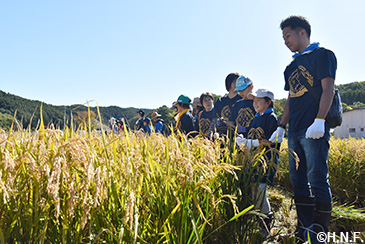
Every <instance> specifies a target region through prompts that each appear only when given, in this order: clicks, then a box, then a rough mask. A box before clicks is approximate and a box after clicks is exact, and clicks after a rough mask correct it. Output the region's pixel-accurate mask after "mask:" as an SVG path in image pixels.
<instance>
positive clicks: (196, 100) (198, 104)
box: [193, 97, 202, 106]
mask: <svg viewBox="0 0 365 244" xmlns="http://www.w3.org/2000/svg"><path fill="white" fill-rule="evenodd" d="M193 105H194V106H202V104H201V103H200V97H194V100H193Z"/></svg>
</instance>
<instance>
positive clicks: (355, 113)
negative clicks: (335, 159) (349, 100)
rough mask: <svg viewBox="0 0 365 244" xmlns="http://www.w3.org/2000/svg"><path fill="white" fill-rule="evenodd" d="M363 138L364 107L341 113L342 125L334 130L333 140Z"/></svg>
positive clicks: (364, 132) (364, 131)
mask: <svg viewBox="0 0 365 244" xmlns="http://www.w3.org/2000/svg"><path fill="white" fill-rule="evenodd" d="M349 136H351V137H354V138H365V107H362V108H358V109H354V110H352V111H347V112H345V113H343V117H342V124H341V126H339V127H336V128H335V129H334V137H335V138H347V137H349Z"/></svg>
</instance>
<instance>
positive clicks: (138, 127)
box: [134, 109, 145, 130]
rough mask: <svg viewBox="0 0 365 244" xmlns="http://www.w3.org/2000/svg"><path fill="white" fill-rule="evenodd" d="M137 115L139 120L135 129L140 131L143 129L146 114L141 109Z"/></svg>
mask: <svg viewBox="0 0 365 244" xmlns="http://www.w3.org/2000/svg"><path fill="white" fill-rule="evenodd" d="M137 114H138V120H137V121H136V124H135V125H134V129H135V130H140V129H142V127H143V121H144V115H145V112H144V111H143V110H142V109H140V110H138V112H137Z"/></svg>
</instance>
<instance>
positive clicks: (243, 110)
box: [229, 75, 255, 137]
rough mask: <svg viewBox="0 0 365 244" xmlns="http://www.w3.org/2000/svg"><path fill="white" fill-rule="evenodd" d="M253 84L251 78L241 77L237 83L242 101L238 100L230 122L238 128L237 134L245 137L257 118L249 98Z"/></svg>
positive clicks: (237, 89)
mask: <svg viewBox="0 0 365 244" xmlns="http://www.w3.org/2000/svg"><path fill="white" fill-rule="evenodd" d="M252 89H253V82H252V80H251V79H250V78H248V77H245V76H243V75H241V76H240V77H238V79H237V81H236V89H235V91H238V94H239V95H240V96H241V97H242V99H240V100H238V101H237V102H236V103H235V104H234V106H233V111H232V115H231V117H230V119H229V120H230V122H233V125H234V126H236V127H237V133H238V134H242V135H243V136H244V137H246V135H247V128H248V126H249V125H250V122H251V120H252V119H253V118H254V117H255V109H254V107H253V100H252V99H249V98H248V94H250V93H252Z"/></svg>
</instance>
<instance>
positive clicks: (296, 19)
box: [280, 16, 311, 38]
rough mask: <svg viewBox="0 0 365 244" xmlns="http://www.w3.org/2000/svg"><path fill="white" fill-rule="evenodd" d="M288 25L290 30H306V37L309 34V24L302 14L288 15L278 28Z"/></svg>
mask: <svg viewBox="0 0 365 244" xmlns="http://www.w3.org/2000/svg"><path fill="white" fill-rule="evenodd" d="M285 27H290V29H292V30H295V29H297V30H300V29H304V30H305V31H306V32H307V35H308V38H309V37H310V36H311V25H310V24H309V22H308V20H307V19H306V18H304V17H302V16H289V17H288V18H286V19H284V20H283V21H281V23H280V28H281V30H283V29H284V28H285Z"/></svg>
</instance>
